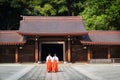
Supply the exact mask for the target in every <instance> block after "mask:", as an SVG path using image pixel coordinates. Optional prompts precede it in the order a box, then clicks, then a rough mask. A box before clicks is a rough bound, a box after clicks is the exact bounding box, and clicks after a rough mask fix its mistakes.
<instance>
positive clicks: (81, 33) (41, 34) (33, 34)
mask: <svg viewBox="0 0 120 80" xmlns="http://www.w3.org/2000/svg"><path fill="white" fill-rule="evenodd" d="M18 33H19V34H21V35H24V36H81V35H87V34H88V32H79V33H26V32H18Z"/></svg>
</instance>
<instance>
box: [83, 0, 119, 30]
mask: <svg viewBox="0 0 120 80" xmlns="http://www.w3.org/2000/svg"><path fill="white" fill-rule="evenodd" d="M119 4H120V0H87V1H86V2H85V3H84V7H85V10H84V11H83V12H82V15H83V18H84V19H85V21H86V26H87V29H88V30H120V15H119V14H120V5H119Z"/></svg>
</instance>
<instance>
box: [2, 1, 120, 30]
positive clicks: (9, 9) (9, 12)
mask: <svg viewBox="0 0 120 80" xmlns="http://www.w3.org/2000/svg"><path fill="white" fill-rule="evenodd" d="M119 4H120V0H0V29H1V30H11V29H19V22H20V20H21V17H20V15H25V16H78V15H80V16H81V15H82V16H83V18H84V20H85V21H86V27H87V29H88V30H120V15H119V14H120V5H119Z"/></svg>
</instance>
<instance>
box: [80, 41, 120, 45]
mask: <svg viewBox="0 0 120 80" xmlns="http://www.w3.org/2000/svg"><path fill="white" fill-rule="evenodd" d="M80 43H82V44H84V45H120V42H91V41H80Z"/></svg>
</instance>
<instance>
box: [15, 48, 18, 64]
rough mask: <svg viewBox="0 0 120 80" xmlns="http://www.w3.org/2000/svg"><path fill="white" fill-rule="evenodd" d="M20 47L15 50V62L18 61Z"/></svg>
mask: <svg viewBox="0 0 120 80" xmlns="http://www.w3.org/2000/svg"><path fill="white" fill-rule="evenodd" d="M18 56H19V55H18V48H17V47H16V50H15V63H18Z"/></svg>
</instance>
